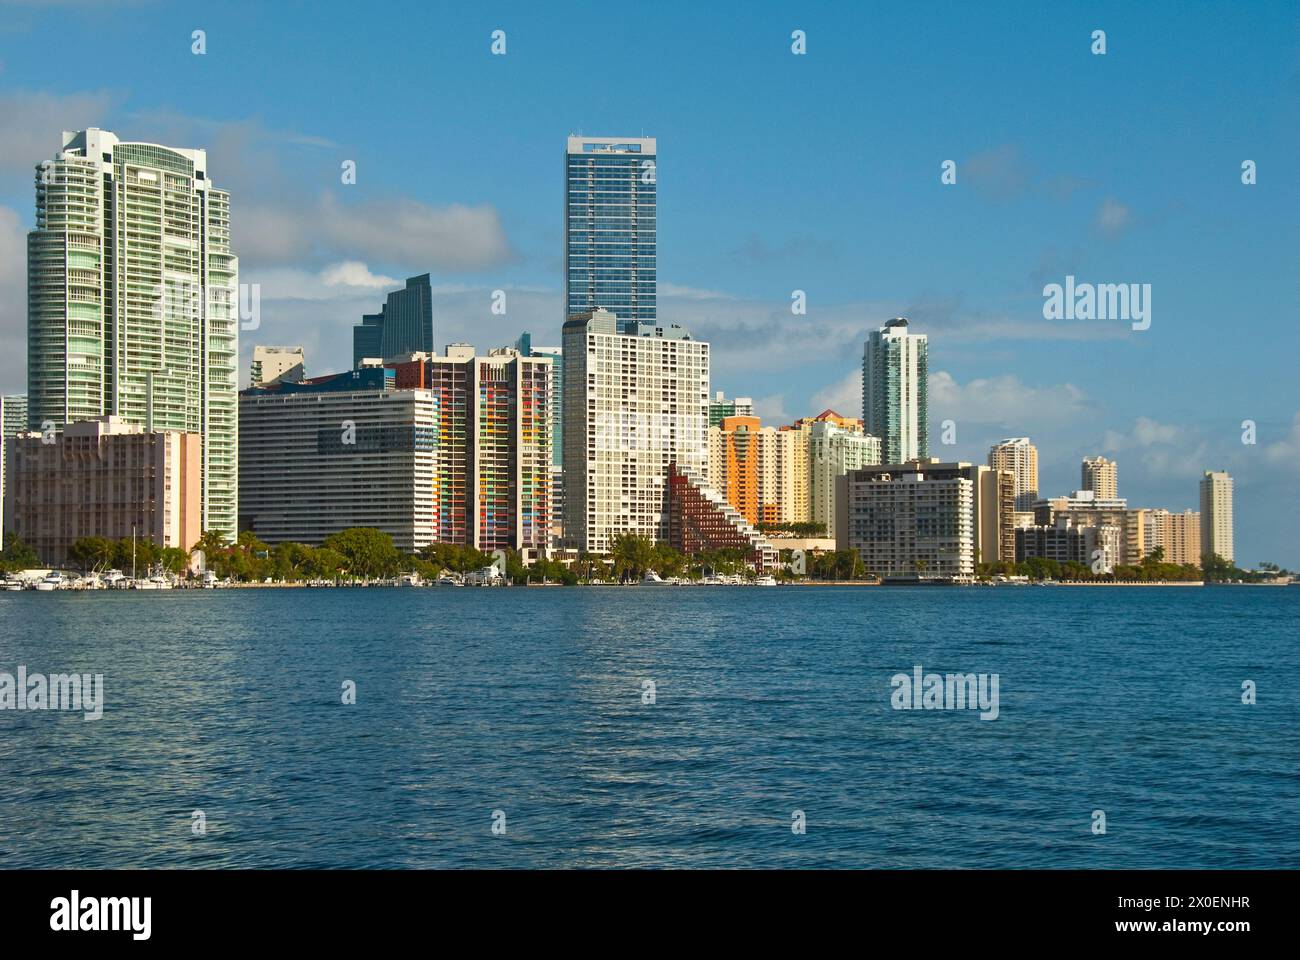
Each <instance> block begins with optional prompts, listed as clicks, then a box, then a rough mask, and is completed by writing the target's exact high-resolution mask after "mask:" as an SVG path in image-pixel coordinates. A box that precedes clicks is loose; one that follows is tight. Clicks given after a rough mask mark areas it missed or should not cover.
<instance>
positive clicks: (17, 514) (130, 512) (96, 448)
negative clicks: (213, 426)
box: [5, 416, 203, 566]
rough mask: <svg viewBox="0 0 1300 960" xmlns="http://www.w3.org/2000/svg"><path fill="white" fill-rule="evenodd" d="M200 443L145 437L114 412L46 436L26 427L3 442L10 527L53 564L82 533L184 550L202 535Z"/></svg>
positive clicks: (168, 433) (190, 436) (189, 437)
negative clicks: (6, 443)
mask: <svg viewBox="0 0 1300 960" xmlns="http://www.w3.org/2000/svg"><path fill="white" fill-rule="evenodd" d="M45 439H51V440H52V441H53V442H51V443H46V442H44V440H45ZM202 445H203V438H202V437H200V436H199V435H198V434H196V433H185V432H182V431H179V430H153V431H149V430H146V429H145V428H144V427H142V426H139V425H136V424H131V423H128V422H127V421H126V420H124V419H122V418H121V417H115V416H107V417H100V418H98V419H95V420H85V421H81V422H78V423H72V424H69V425H68V426H67V427H66V428H65V429H64V430H63V431H62V432H61V433H56V434H53V435H52V436H49V435H46V436H43V435H42V434H41V433H39V432H37V431H23V432H21V433H19V434H18V435H17V436H16V437H15V438H14V439H13V440H12V441H11V443H10V457H9V467H10V474H9V478H8V484H7V486H6V491H5V493H6V499H7V500H8V503H9V508H8V511H7V512H8V514H9V516H10V517H11V531H12V533H14V534H16V535H17V536H19V537H21V538H22V539H23V540H24V541H25V542H26V543H27V545H28V546H30V547H31V548H32V549H34V550H35V551H36V553H37V555H38V556H39V557H40V558H41V560H42V562H44V563H46V564H50V565H52V566H59V565H61V564H64V563H66V562H67V560H68V551H69V549H70V548H71V546H72V545H73V544H74V543H75V542H76V541H77V540H79V539H81V538H83V537H104V538H106V539H109V540H120V539H123V538H125V537H130V536H132V535H134V536H136V537H138V538H139V539H141V540H149V541H151V542H153V543H155V544H157V545H158V546H160V547H174V548H177V549H180V550H189V549H190V548H191V547H193V546H194V544H195V543H197V542H198V540H199V538H200V537H201V536H202V532H203V531H202V528H201V523H202V502H203V501H202V493H203V490H202V481H201V465H202Z"/></svg>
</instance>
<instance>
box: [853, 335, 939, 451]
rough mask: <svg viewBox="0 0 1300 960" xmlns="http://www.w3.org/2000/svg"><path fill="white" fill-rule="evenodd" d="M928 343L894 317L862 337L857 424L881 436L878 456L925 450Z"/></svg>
mask: <svg viewBox="0 0 1300 960" xmlns="http://www.w3.org/2000/svg"><path fill="white" fill-rule="evenodd" d="M928 352H929V348H928V343H927V341H926V337H925V334H923V333H908V332H907V321H906V320H905V319H904V318H902V317H895V318H894V319H893V320H890V321H889V322H888V323H886V324H885V325H884V326H883V327H881V328H880V329H879V330H875V331H873V332H872V333H871V335H870V336H869V337H868V338H867V342H866V344H865V345H864V349H863V354H862V425H863V427H864V428H865V429H866V432H867V433H870V434H874V435H875V436H877V437H879V438H880V444H881V451H880V453H881V462H883V463H905V462H906V461H908V460H915V459H917V458H918V457H922V458H924V457H929V456H930V443H929V415H930V414H929V410H928V406H929V404H928V402H927V396H926V392H927V389H928V386H929V359H928Z"/></svg>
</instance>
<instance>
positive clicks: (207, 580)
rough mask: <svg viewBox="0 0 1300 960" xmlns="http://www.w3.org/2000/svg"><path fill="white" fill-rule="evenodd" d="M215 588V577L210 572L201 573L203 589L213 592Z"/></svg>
mask: <svg viewBox="0 0 1300 960" xmlns="http://www.w3.org/2000/svg"><path fill="white" fill-rule="evenodd" d="M216 586H217V575H216V574H215V573H213V572H212V571H211V570H204V571H203V589H204V590H214V589H216Z"/></svg>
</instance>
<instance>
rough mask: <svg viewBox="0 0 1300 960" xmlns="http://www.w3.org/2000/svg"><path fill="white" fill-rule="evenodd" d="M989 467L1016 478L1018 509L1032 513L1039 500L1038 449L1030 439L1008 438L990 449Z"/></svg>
mask: <svg viewBox="0 0 1300 960" xmlns="http://www.w3.org/2000/svg"><path fill="white" fill-rule="evenodd" d="M989 466H990V467H992V468H993V469H994V470H1009V471H1011V474H1012V476H1013V477H1014V478H1015V488H1016V509H1017V510H1021V511H1026V512H1030V511H1032V510H1033V509H1034V501H1035V500H1037V499H1038V448H1037V447H1036V446H1034V445H1033V444H1032V443H1030V442H1029V438H1028V437H1008V438H1007V439H1005V440H1003V441H1001V442H999V443H995V444H994V445H993V446H992V447H990V448H989Z"/></svg>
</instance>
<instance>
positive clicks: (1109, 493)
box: [1079, 457, 1119, 500]
mask: <svg viewBox="0 0 1300 960" xmlns="http://www.w3.org/2000/svg"><path fill="white" fill-rule="evenodd" d="M1079 476H1080V479H1081V480H1082V482H1081V483H1080V485H1079V489H1080V490H1091V491H1092V492H1093V493H1095V494H1096V495H1097V499H1098V500H1115V499H1117V498H1118V497H1119V476H1118V473H1117V468H1116V466H1115V461H1114V460H1107V459H1106V458H1105V457H1084V458H1083V465H1082V466H1081V467H1080V470H1079Z"/></svg>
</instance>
